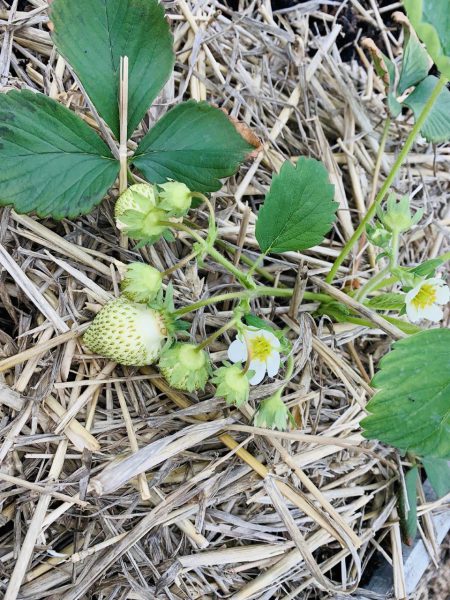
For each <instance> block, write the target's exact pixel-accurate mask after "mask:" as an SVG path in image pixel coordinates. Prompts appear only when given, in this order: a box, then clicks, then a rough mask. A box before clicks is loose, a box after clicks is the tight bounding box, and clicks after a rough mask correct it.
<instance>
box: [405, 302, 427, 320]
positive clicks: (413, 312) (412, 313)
mask: <svg viewBox="0 0 450 600" xmlns="http://www.w3.org/2000/svg"><path fill="white" fill-rule="evenodd" d="M406 316H407V317H408V319H409V320H410V321H411V323H418V322H419V321H420V320H421V319H422V318H423V317H422V313H421V311H418V310H417V309H416V308H414V306H413V305H412V304H411V303H409V304H406Z"/></svg>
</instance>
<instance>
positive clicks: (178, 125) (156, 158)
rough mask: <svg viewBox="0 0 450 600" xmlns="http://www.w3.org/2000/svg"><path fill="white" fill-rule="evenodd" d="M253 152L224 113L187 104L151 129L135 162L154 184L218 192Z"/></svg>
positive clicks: (199, 104)
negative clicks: (176, 183) (175, 183)
mask: <svg viewBox="0 0 450 600" xmlns="http://www.w3.org/2000/svg"><path fill="white" fill-rule="evenodd" d="M252 150H254V146H252V145H251V144H250V143H249V142H247V141H246V140H245V139H244V138H243V137H242V136H241V134H240V133H239V132H238V130H237V129H236V127H235V126H234V125H233V123H232V122H231V121H230V119H229V118H228V117H227V116H226V115H225V113H224V112H222V111H221V110H220V109H218V108H215V107H213V106H210V105H209V104H207V103H206V102H196V101H195V100H188V101H187V102H183V103H181V104H179V105H178V106H175V108H172V109H171V110H169V112H167V113H166V114H165V115H164V116H163V117H162V118H161V119H160V120H159V121H158V123H157V124H156V125H155V126H154V127H153V128H152V129H150V131H149V132H148V133H147V135H146V136H145V137H144V138H143V139H142V141H141V143H140V144H139V146H138V148H137V150H136V153H135V156H134V157H133V159H132V162H133V164H134V165H135V166H136V168H137V169H139V171H141V173H142V174H143V175H144V177H145V178H146V179H147V181H149V182H150V183H164V182H165V181H167V180H168V179H173V180H175V181H181V182H182V183H185V184H186V185H187V186H188V188H189V189H190V190H191V191H193V192H214V191H216V190H218V189H220V187H221V185H222V184H221V182H220V179H222V178H223V177H229V176H230V175H232V174H233V173H234V172H235V171H236V169H237V168H238V166H239V164H240V163H241V162H242V161H243V160H244V159H245V158H246V156H247V155H248V154H250V152H252Z"/></svg>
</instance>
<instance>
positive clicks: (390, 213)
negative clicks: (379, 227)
mask: <svg viewBox="0 0 450 600" xmlns="http://www.w3.org/2000/svg"><path fill="white" fill-rule="evenodd" d="M377 214H378V217H379V219H380V221H382V223H383V224H384V226H385V227H386V228H387V229H389V230H390V231H395V232H397V233H402V231H407V230H408V229H411V227H413V226H414V225H417V223H418V222H419V221H420V219H421V218H422V215H423V210H422V209H420V210H417V211H416V212H415V213H414V215H413V214H412V213H411V207H410V202H409V198H408V196H403V197H402V198H400V200H397V198H396V196H395V194H390V195H389V197H388V200H387V203H386V210H385V211H383V210H381V209H380V210H378V211H377Z"/></svg>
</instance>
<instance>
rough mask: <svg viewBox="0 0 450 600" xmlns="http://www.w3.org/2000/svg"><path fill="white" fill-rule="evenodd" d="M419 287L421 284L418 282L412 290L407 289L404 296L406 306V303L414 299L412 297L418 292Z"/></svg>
mask: <svg viewBox="0 0 450 600" xmlns="http://www.w3.org/2000/svg"><path fill="white" fill-rule="evenodd" d="M421 287H422V284H419V285H416V287H415V288H413V289H412V290H409V292H408V293H407V294H406V296H405V302H406V306H408V304H410V303H411V302H412V301H413V300H414V298H415V297H416V296H417V294H418V293H419V292H420V288H421Z"/></svg>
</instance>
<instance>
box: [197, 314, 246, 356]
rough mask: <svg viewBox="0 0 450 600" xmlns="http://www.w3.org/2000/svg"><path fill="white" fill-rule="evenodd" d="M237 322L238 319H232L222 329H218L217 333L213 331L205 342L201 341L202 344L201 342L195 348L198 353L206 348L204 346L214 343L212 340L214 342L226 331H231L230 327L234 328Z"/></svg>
mask: <svg viewBox="0 0 450 600" xmlns="http://www.w3.org/2000/svg"><path fill="white" fill-rule="evenodd" d="M239 320H240V319H238V318H236V317H235V318H234V319H231V321H229V322H228V323H225V325H223V327H221V328H220V329H218V330H217V331H215V332H214V333H212V334H211V335H210V336H209V337H207V338H206V339H205V340H203V342H201V343H200V344H198V346H197V350H198V352H200V351H201V350H203V349H204V348H206V346H209V344H212V342H214V340H216V339H217V338H218V337H220V336H221V335H222V334H223V333H225V332H226V331H228V329H231V328H232V327H234V326H235V324H236V323H237V322H238V321H239Z"/></svg>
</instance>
